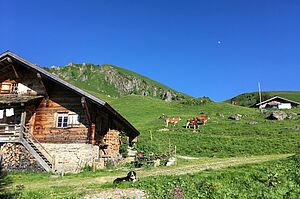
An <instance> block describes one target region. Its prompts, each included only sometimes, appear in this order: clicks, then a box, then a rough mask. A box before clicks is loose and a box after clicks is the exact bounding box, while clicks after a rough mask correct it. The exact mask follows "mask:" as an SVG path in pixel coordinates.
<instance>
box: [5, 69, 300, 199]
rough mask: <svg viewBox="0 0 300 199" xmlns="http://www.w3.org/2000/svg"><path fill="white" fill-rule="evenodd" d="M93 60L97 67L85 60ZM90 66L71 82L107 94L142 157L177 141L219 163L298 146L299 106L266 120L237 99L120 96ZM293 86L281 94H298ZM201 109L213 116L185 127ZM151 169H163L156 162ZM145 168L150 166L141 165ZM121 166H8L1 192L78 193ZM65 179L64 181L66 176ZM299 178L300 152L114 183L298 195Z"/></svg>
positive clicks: (162, 190)
mask: <svg viewBox="0 0 300 199" xmlns="http://www.w3.org/2000/svg"><path fill="white" fill-rule="evenodd" d="M92 67H94V66H90V68H92ZM95 67H96V66H95ZM53 70H54V69H53ZM60 70H62V69H60ZM63 70H69V69H67V68H63ZM94 70H96V69H91V72H92V71H93V73H92V74H90V75H89V79H86V80H85V81H80V80H78V79H76V81H75V80H74V81H73V80H72V79H69V80H68V81H70V82H71V83H72V82H73V83H74V84H75V85H77V86H79V87H81V88H83V89H85V90H86V91H88V92H90V93H91V94H93V95H95V96H97V97H99V98H101V99H104V100H106V101H107V102H109V104H110V105H112V106H113V107H114V108H115V109H116V110H117V111H119V112H120V113H121V114H122V115H123V116H124V117H125V118H126V119H127V120H128V121H129V122H131V123H132V124H133V125H134V126H135V127H136V128H137V129H138V130H139V131H140V136H139V138H138V143H137V146H136V148H137V149H138V150H139V151H144V152H145V154H146V155H147V156H152V157H153V156H162V155H164V154H169V153H170V152H172V153H174V149H175V146H176V154H177V155H182V156H193V157H199V158H200V159H199V160H196V161H200V162H201V161H205V162H207V161H217V162H220V159H219V158H227V157H239V158H240V159H241V158H246V159H247V157H250V156H253V155H266V154H283V153H295V152H296V151H297V149H298V147H299V146H300V115H299V114H300V108H297V109H292V110H288V111H287V113H288V114H289V115H290V119H288V120H283V121H270V120H267V119H265V118H266V115H263V114H262V113H261V112H260V111H259V110H258V109H254V108H247V107H242V106H234V105H231V104H229V103H225V102H220V103H215V102H210V101H209V100H206V101H205V102H206V103H202V100H199V99H191V98H188V97H187V98H186V99H185V100H177V101H173V102H165V101H163V100H161V99H160V98H158V97H153V96H141V95H135V94H134V93H133V94H131V95H122V94H121V93H119V91H118V90H117V89H116V88H115V87H114V86H113V85H111V84H110V83H109V82H108V81H106V80H105V75H104V76H103V77H102V78H100V79H99V76H98V75H95V74H96V72H95V71H94ZM121 70H122V69H121ZM121 70H120V71H121ZM67 73H71V74H73V75H74V78H75V77H77V76H80V77H82V76H81V75H80V70H74V71H69V72H67ZM120 73H121V72H120ZM61 74H64V73H61ZM101 74H102V73H101ZM101 74H100V76H101ZM128 75H131V74H128ZM66 77H67V76H66ZM145 81H146V80H145ZM149 81H150V80H149ZM154 83H155V82H154ZM94 85H98V87H95V86H94ZM156 85H157V84H156ZM157 86H158V85H157ZM101 90H103V92H101ZM109 92H111V93H109ZM108 93H109V94H110V96H108ZM281 93H282V92H281ZM284 93H285V92H284ZM297 93H298V92H295V93H294V92H292V93H291V92H287V93H285V94H291V95H292V96H296V95H297ZM284 97H286V96H284ZM294 100H295V99H294ZM199 102H201V103H199ZM202 112H204V114H205V115H208V116H209V117H210V118H211V119H210V120H209V121H208V122H207V124H206V125H205V126H204V125H200V126H199V129H198V130H196V131H194V130H193V129H186V128H185V122H186V120H187V119H190V118H192V117H193V116H195V115H199V114H201V113H202ZM162 114H166V115H168V116H169V117H174V116H180V117H181V118H182V120H181V121H180V122H179V124H178V125H177V126H169V127H168V128H166V127H165V124H164V123H163V121H162V120H161V119H159V117H160V116H161V115H162ZM233 114H241V115H242V119H241V120H239V121H235V120H231V119H229V116H231V115H233ZM202 163H203V162H202ZM178 164H181V165H177V166H175V168H176V167H180V166H182V164H185V165H188V166H191V168H192V167H193V166H195V165H193V164H192V163H191V162H190V161H185V160H181V161H179V163H178ZM189 164H191V165H189ZM220 164H222V162H221V163H220ZM197 165H198V164H197ZM191 168H190V169H191ZM156 169H158V171H161V170H164V169H163V168H161V167H159V168H156ZM148 171H150V168H148V169H146V170H142V171H138V172H144V173H147V172H148ZM121 172H122V171H121V170H117V171H110V170H101V171H98V172H96V173H93V172H83V173H81V174H77V175H67V176H66V177H64V178H62V177H58V176H55V177H53V176H51V175H50V174H32V173H29V174H26V173H13V174H11V175H10V176H11V179H12V180H13V187H12V188H10V187H9V188H8V193H4V192H3V193H0V197H2V196H5V197H7V198H9V197H10V198H12V197H16V198H83V196H84V195H85V194H87V193H90V192H96V191H99V190H101V189H105V188H115V185H112V183H111V181H112V179H114V178H115V176H113V177H112V175H114V174H115V175H118V176H121V175H123V174H122V173H121ZM99 176H106V177H107V178H109V177H110V178H109V179H110V180H109V183H106V184H99V183H98V182H101V181H96V180H95V179H96V178H97V177H99ZM50 177H51V178H50ZM55 178H56V179H55ZM85 178H93V179H91V181H88V182H89V183H83V184H80V182H81V181H83V180H84V179H85ZM64 179H66V182H64V183H63V180H64ZM51 183H52V184H51ZM53 183H56V184H55V185H53ZM299 185H300V182H299V155H297V156H294V157H293V158H289V159H284V160H277V161H273V162H270V163H264V164H261V165H252V166H251V165H247V166H240V167H230V168H226V169H222V170H217V171H215V170H211V169H207V170H205V171H203V172H198V173H193V174H182V175H179V176H163V175H160V176H156V177H141V178H140V179H139V181H138V182H137V183H134V184H128V183H127V184H126V183H125V184H122V185H121V186H119V187H120V188H128V187H134V188H138V189H142V190H145V191H146V192H147V193H148V195H149V197H150V198H174V197H175V196H174V190H179V192H178V194H181V193H184V195H185V197H186V198H284V197H286V198H297V196H298V195H299V193H300V188H299ZM10 194H11V195H10ZM5 197H4V198H5Z"/></svg>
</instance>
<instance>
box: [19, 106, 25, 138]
mask: <svg viewBox="0 0 300 199" xmlns="http://www.w3.org/2000/svg"><path fill="white" fill-rule="evenodd" d="M25 123H26V110H24V111H23V112H22V114H21V126H20V138H23V133H24V132H25Z"/></svg>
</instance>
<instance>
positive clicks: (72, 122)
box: [55, 112, 80, 128]
mask: <svg viewBox="0 0 300 199" xmlns="http://www.w3.org/2000/svg"><path fill="white" fill-rule="evenodd" d="M74 118H76V119H77V121H76V119H74ZM79 125H80V122H79V114H77V113H75V112H57V113H56V117H55V127H56V128H72V127H78V126H79Z"/></svg>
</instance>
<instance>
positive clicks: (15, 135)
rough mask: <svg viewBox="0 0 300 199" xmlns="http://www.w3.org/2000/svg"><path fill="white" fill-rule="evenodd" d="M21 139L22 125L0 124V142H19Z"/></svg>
mask: <svg viewBox="0 0 300 199" xmlns="http://www.w3.org/2000/svg"><path fill="white" fill-rule="evenodd" d="M20 137H21V125H20V124H0V142H18V141H20Z"/></svg>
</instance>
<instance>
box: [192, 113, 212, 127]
mask: <svg viewBox="0 0 300 199" xmlns="http://www.w3.org/2000/svg"><path fill="white" fill-rule="evenodd" d="M209 119H210V118H209V117H208V116H206V115H201V116H200V115H198V116H195V117H194V120H195V121H199V122H202V123H203V125H205V123H206V122H207V120H209Z"/></svg>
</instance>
